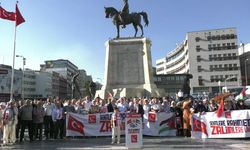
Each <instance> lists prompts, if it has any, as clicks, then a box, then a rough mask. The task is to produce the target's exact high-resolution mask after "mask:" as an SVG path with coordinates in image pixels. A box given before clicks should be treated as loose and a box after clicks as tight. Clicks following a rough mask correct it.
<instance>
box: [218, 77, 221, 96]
mask: <svg viewBox="0 0 250 150" xmlns="http://www.w3.org/2000/svg"><path fill="white" fill-rule="evenodd" d="M218 85H219V93H221V88H220V86H221V81H220V80H219V81H218Z"/></svg>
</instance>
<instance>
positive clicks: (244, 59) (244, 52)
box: [239, 43, 250, 86]
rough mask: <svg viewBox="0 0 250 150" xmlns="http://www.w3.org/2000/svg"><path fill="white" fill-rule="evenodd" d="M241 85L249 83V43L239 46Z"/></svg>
mask: <svg viewBox="0 0 250 150" xmlns="http://www.w3.org/2000/svg"><path fill="white" fill-rule="evenodd" d="M239 55H240V68H241V79H242V85H243V86H245V85H249V84H250V43H248V44H243V43H242V44H241V45H240V47H239Z"/></svg>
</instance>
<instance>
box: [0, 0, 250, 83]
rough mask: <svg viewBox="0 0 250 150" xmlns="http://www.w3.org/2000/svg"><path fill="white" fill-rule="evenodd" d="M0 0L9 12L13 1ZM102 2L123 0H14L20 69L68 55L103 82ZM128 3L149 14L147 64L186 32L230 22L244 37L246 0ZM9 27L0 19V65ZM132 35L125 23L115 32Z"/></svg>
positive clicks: (110, 28) (249, 21) (247, 31)
mask: <svg viewBox="0 0 250 150" xmlns="http://www.w3.org/2000/svg"><path fill="white" fill-rule="evenodd" d="M0 2H1V6H2V7H3V8H5V9H6V10H8V11H15V4H16V1H15V0H0ZM104 6H106V7H111V6H112V7H115V8H117V9H119V10H121V9H122V7H123V1H122V0H19V9H20V11H21V13H22V15H23V17H24V18H25V20H26V22H25V23H23V24H21V25H19V26H18V27H17V39H16V54H18V55H23V56H24V57H25V58H26V59H27V62H26V66H25V68H30V69H34V70H39V68H40V64H43V63H44V61H45V60H56V59H68V60H70V61H71V62H72V63H74V64H75V65H76V66H78V68H79V69H85V70H86V71H87V73H88V74H89V75H92V77H93V80H94V81H98V80H99V82H103V80H104V79H103V78H104V66H105V45H104V43H105V42H106V41H107V40H109V39H110V38H114V37H116V28H115V26H114V25H113V24H112V21H111V19H107V18H105V13H104ZM129 6H130V12H140V11H145V12H147V14H148V16H149V26H148V27H147V28H145V29H144V31H145V37H147V38H150V39H151V41H152V48H151V53H152V62H153V65H155V62H156V60H157V59H160V58H164V57H165V56H166V55H167V53H168V52H169V51H171V50H173V49H174V48H175V46H176V44H177V43H181V42H182V41H183V40H184V39H185V35H186V33H187V32H190V31H199V30H208V29H220V28H228V27H236V28H237V32H238V38H239V42H240V41H242V42H244V43H249V42H250V7H249V6H250V0H129ZM14 27H15V23H14V22H11V21H7V20H3V19H0V64H6V65H12V57H13V45H14V44H13V43H14ZM139 34H140V31H139ZM133 35H134V29H133V27H132V26H131V25H130V26H127V28H126V29H125V30H122V31H121V37H132V36H133ZM15 68H16V69H19V68H22V59H21V58H16V63H15ZM100 80H101V81H100Z"/></svg>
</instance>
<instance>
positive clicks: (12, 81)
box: [10, 16, 17, 100]
mask: <svg viewBox="0 0 250 150" xmlns="http://www.w3.org/2000/svg"><path fill="white" fill-rule="evenodd" d="M16 17H17V16H16ZM15 58H16V23H15V35H14V49H13V58H12V59H13V63H12V72H11V85H10V100H13V93H14V74H15Z"/></svg>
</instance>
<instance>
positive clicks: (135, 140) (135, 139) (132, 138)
mask: <svg viewBox="0 0 250 150" xmlns="http://www.w3.org/2000/svg"><path fill="white" fill-rule="evenodd" d="M137 142H138V136H137V135H131V143H137Z"/></svg>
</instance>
